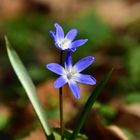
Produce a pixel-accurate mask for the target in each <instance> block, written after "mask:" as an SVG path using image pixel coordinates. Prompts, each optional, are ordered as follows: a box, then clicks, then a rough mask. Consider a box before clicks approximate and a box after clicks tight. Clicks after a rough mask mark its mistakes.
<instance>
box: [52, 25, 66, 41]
mask: <svg viewBox="0 0 140 140" xmlns="http://www.w3.org/2000/svg"><path fill="white" fill-rule="evenodd" d="M54 26H55V28H56V38H57V41H58V42H60V41H61V39H64V31H63V29H62V27H61V26H60V25H59V24H58V23H56V24H54Z"/></svg>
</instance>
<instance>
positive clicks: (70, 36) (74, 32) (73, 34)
mask: <svg viewBox="0 0 140 140" xmlns="http://www.w3.org/2000/svg"><path fill="white" fill-rule="evenodd" d="M77 33H78V31H77V30H76V29H71V30H70V31H69V32H68V33H67V34H66V37H65V38H66V39H67V40H69V41H73V40H74V38H75V37H76V35H77Z"/></svg>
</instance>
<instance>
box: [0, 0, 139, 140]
mask: <svg viewBox="0 0 140 140" xmlns="http://www.w3.org/2000/svg"><path fill="white" fill-rule="evenodd" d="M0 9H1V10H0V140H1V139H2V140H9V139H10V140H12V139H22V138H23V139H24V140H30V139H33V140H35V138H32V137H33V136H34V135H35V133H37V132H36V131H35V130H37V129H38V128H40V126H39V123H38V121H37V120H36V118H35V116H34V113H33V112H32V108H31V105H30V103H29V101H28V98H27V96H26V94H25V91H24V90H23V88H22V87H21V85H20V83H19V81H18V79H17V77H16V75H15V73H14V71H13V69H12V67H11V65H10V62H9V60H8V57H7V53H6V48H5V42H4V35H7V36H8V38H9V41H10V42H11V44H12V46H13V47H14V48H15V50H16V51H17V52H18V54H19V56H20V58H21V59H22V61H23V63H24V64H25V66H26V68H27V70H28V72H29V74H30V75H31V77H32V79H33V81H34V83H35V84H36V87H37V91H38V96H39V97H40V99H41V101H42V103H43V105H44V107H45V108H46V110H47V112H48V114H49V118H50V123H51V124H52V126H53V127H57V126H59V110H58V103H59V101H58V95H57V93H54V92H57V90H54V89H53V81H54V79H55V78H56V75H55V74H53V73H51V72H49V71H48V70H46V69H45V64H47V63H49V62H59V51H58V50H57V49H56V48H55V46H54V42H53V40H52V38H51V36H50V34H49V31H50V30H55V28H54V23H56V22H57V23H59V24H60V25H61V26H62V27H63V29H64V31H65V33H67V32H68V31H69V30H70V29H71V28H76V29H78V36H77V38H76V39H80V38H87V39H88V40H89V41H88V42H87V43H86V44H85V45H84V46H82V47H79V48H78V49H77V51H76V52H75V53H74V54H73V61H74V62H76V61H77V60H79V59H81V58H82V57H85V56H89V55H92V56H94V57H95V62H94V64H93V65H92V67H90V68H88V69H87V70H86V71H85V73H86V72H87V73H91V74H92V75H93V76H94V77H95V78H96V79H97V83H99V81H100V80H101V79H102V78H103V76H104V74H105V73H106V72H107V71H108V70H109V69H110V68H114V71H113V74H112V77H111V79H110V81H109V83H108V85H107V86H106V88H105V89H104V91H103V92H102V93H101V95H100V96H99V98H98V101H97V103H96V104H95V106H94V109H93V110H92V112H91V114H90V115H89V119H88V121H87V122H86V124H85V126H84V127H83V129H82V132H83V133H85V134H86V135H87V136H88V139H91V140H92V139H93V138H95V139H97V140H100V139H101V140H102V139H103V138H104V139H105V140H106V139H107V140H108V139H111V140H113V138H115V137H116V138H118V139H119V138H120V139H121V138H122V136H121V135H120V133H118V131H116V129H119V131H120V132H122V133H123V137H126V138H128V139H130V140H131V139H135V140H137V139H140V86H139V83H140V2H139V1H138V0H135V1H134V0H107V1H104V0H87V1H84V0H40V1H38V0H28V1H27V0H13V1H11V0H1V5H0ZM80 86H81V89H82V93H81V99H80V100H78V101H77V100H76V99H74V98H73V97H72V95H70V93H69V92H68V93H66V94H65V95H64V98H65V101H64V105H65V107H64V113H65V115H64V118H65V125H66V127H67V128H71V129H73V128H74V126H75V125H76V124H75V120H76V119H75V118H76V117H77V113H78V112H79V111H78V110H79V108H82V106H83V104H84V103H85V102H86V99H87V98H88V97H89V94H90V92H91V91H92V90H93V89H94V87H91V86H83V85H80ZM64 91H65V92H67V86H66V87H65V90H64ZM67 110H69V111H67ZM110 126H114V127H115V128H116V129H112V128H111V127H110ZM34 131H35V132H34ZM32 133H33V136H32V135H30V134H32ZM39 135H43V134H42V133H41V132H40V131H39ZM42 140H43V138H42Z"/></svg>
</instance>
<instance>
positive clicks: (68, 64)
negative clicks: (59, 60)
mask: <svg viewBox="0 0 140 140" xmlns="http://www.w3.org/2000/svg"><path fill="white" fill-rule="evenodd" d="M71 68H72V57H71V52H70V51H67V52H66V61H65V69H67V70H68V71H70V70H71Z"/></svg>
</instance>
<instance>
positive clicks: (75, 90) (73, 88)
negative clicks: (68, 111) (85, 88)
mask: <svg viewBox="0 0 140 140" xmlns="http://www.w3.org/2000/svg"><path fill="white" fill-rule="evenodd" d="M68 84H69V87H70V89H71V91H72V93H73V95H74V97H75V98H77V99H79V98H80V88H79V86H78V84H77V83H76V82H75V81H73V80H70V81H68Z"/></svg>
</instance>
